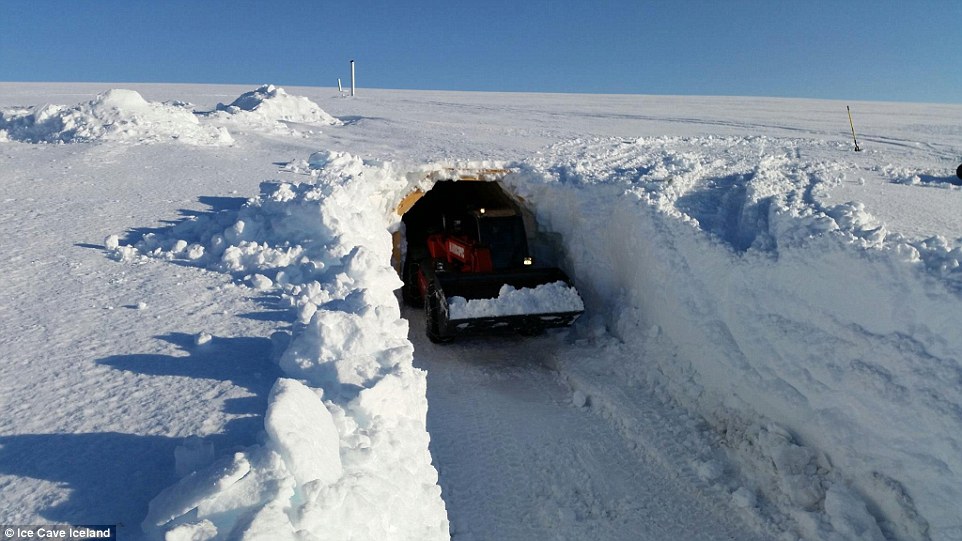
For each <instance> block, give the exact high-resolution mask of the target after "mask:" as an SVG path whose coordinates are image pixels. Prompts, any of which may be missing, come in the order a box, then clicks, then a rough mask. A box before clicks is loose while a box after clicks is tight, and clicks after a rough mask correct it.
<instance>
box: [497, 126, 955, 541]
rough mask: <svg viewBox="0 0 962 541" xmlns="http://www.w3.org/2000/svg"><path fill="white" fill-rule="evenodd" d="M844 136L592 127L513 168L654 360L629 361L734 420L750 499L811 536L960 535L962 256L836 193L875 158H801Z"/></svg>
mask: <svg viewBox="0 0 962 541" xmlns="http://www.w3.org/2000/svg"><path fill="white" fill-rule="evenodd" d="M827 145H829V144H828V143H824V142H818V141H804V140H793V139H772V138H765V137H748V138H741V137H729V138H714V137H698V138H671V137H658V138H642V139H637V140H623V139H598V140H587V141H585V140H578V141H571V142H568V143H564V144H560V145H557V146H556V147H554V148H552V149H551V150H550V151H549V152H547V153H546V154H545V156H544V157H543V158H541V159H540V160H536V161H534V162H533V163H531V164H527V165H526V166H524V167H523V169H522V171H521V172H520V173H519V174H516V175H509V176H508V177H507V178H506V179H505V181H506V182H507V183H509V184H510V185H511V186H512V188H513V189H514V190H515V192H516V193H517V194H518V195H519V196H521V197H522V198H524V200H525V201H529V202H534V203H535V204H534V206H533V207H532V210H533V211H534V212H535V214H536V216H537V219H538V223H539V225H540V226H541V227H542V228H543V229H544V230H545V231H547V232H551V233H553V234H559V233H560V235H561V238H562V239H563V242H564V246H563V247H564V250H565V252H566V255H567V261H566V262H565V264H566V266H567V268H568V269H569V271H570V275H572V276H575V277H577V282H578V287H579V290H580V291H581V294H582V296H583V297H584V299H585V304H586V306H587V308H588V312H589V314H590V313H592V312H594V313H596V314H599V317H602V318H603V324H604V325H605V326H606V327H607V329H608V330H609V331H610V332H612V333H613V334H614V335H615V336H617V337H619V338H620V339H621V340H623V341H624V342H625V343H626V345H627V346H628V347H630V348H631V349H633V350H634V351H636V352H637V356H638V357H640V358H644V359H646V362H644V363H635V364H631V365H627V366H625V367H621V368H619V370H627V371H628V372H629V373H630V374H631V377H633V378H635V379H638V380H641V381H649V382H653V384H654V385H657V386H662V387H664V388H665V389H666V390H667V392H668V393H669V394H670V395H671V396H673V397H674V398H675V399H676V400H678V401H679V402H680V403H681V404H683V405H684V406H685V407H688V408H690V409H691V410H693V411H695V412H697V413H698V414H699V415H701V416H703V417H704V418H706V419H707V420H708V421H709V422H710V423H712V425H713V426H715V428H716V430H718V432H719V433H720V434H723V435H724V436H723V437H724V439H725V441H726V442H727V443H726V446H728V447H729V448H730V449H732V450H733V451H734V453H733V458H732V460H733V461H734V463H735V464H741V468H742V470H743V473H744V474H745V479H746V481H744V484H743V485H741V486H738V485H737V484H736V485H727V486H726V490H729V491H730V493H731V496H732V498H733V499H734V500H735V501H736V503H738V504H745V505H751V506H754V507H758V508H764V509H765V513H767V514H769V515H771V516H772V517H773V520H775V521H776V522H778V523H779V527H780V529H781V530H782V531H797V532H799V533H800V534H801V535H802V536H803V537H805V538H807V539H866V540H881V539H884V538H894V539H929V538H932V539H958V538H959V533H960V532H962V522H960V519H959V515H958V509H957V505H956V502H958V501H962V490H960V488H959V487H962V479H960V477H959V472H962V462H960V460H962V459H960V458H959V457H960V456H962V455H960V454H959V453H958V450H959V449H962V438H960V434H962V416H960V415H959V412H960V411H962V390H960V389H962V386H959V385H956V384H952V385H951V386H950V387H949V388H944V382H946V381H953V382H962V365H960V363H959V359H962V339H960V338H959V336H960V335H959V333H958V332H956V331H955V329H954V327H955V322H957V321H959V320H960V319H962V304H960V303H959V297H958V295H957V293H955V287H954V284H955V283H957V280H958V276H959V274H958V271H956V270H955V263H953V262H952V261H954V260H955V257H956V255H954V254H953V253H952V250H948V249H947V247H946V246H927V245H926V243H921V244H919V243H917V242H916V243H913V242H910V241H908V240H906V239H905V238H903V237H902V236H900V235H894V234H889V233H888V232H887V231H886V230H885V228H884V227H882V226H880V225H879V224H878V223H877V222H876V221H875V220H874V219H872V217H871V216H869V215H867V214H866V213H865V212H864V209H863V208H862V207H861V206H860V205H858V204H855V203H843V204H841V205H832V206H829V205H824V204H822V203H819V201H822V200H823V198H822V197H821V196H820V195H819V193H820V191H821V190H822V189H824V186H826V185H829V184H830V183H832V182H835V181H837V179H838V178H839V177H842V176H844V175H846V174H858V166H856V165H854V164H851V163H847V162H846V161H845V160H843V159H838V160H831V161H814V160H806V159H803V158H801V156H803V155H805V154H809V153H811V154H813V155H819V154H821V155H824V154H825V153H826V152H827V151H828V149H826V148H824V147H825V146H827ZM815 149H817V150H818V152H812V151H813V150H815ZM570 216H579V220H575V221H573V220H570V219H569V218H570ZM953 250H954V248H953ZM933 262H936V263H933ZM933 277H935V278H936V279H935V280H933ZM937 389H938V390H937ZM711 469H712V468H709V469H708V470H705V472H706V475H705V478H706V479H708V480H711V481H712V482H714V483H716V484H718V485H725V482H724V481H723V480H722V478H721V477H719V476H717V475H714V474H712V473H711V471H709V470H711ZM716 478H717V480H716Z"/></svg>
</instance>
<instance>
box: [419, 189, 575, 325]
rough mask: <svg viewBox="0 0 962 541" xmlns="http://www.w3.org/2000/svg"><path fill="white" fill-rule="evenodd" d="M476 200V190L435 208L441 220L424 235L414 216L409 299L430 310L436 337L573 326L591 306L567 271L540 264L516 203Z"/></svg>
mask: <svg viewBox="0 0 962 541" xmlns="http://www.w3.org/2000/svg"><path fill="white" fill-rule="evenodd" d="M438 184H441V183H440V182H439V183H438ZM448 184H460V185H461V186H460V187H459V188H460V189H459V190H458V191H461V192H464V191H469V192H470V191H472V190H478V189H480V188H479V187H478V186H474V187H471V188H465V185H468V184H471V185H480V184H495V187H497V186H496V183H480V182H470V183H468V182H454V183H448ZM450 188H451V189H454V188H453V186H452V187H450ZM485 188H490V186H489V187H485ZM437 189H438V188H437V187H436V188H435V189H434V190H432V192H434V191H435V190H437ZM499 190H500V189H499ZM429 194H430V192H429ZM461 195H464V194H461ZM458 199H462V200H463V201H461V202H460V203H459V201H458ZM479 199H482V200H483V199H485V198H484V197H479ZM488 202H489V203H491V202H492V201H490V200H489V201H488ZM473 203H474V201H472V198H471V197H470V194H468V196H467V197H462V198H456V197H455V198H451V199H449V200H444V204H439V205H436V209H435V210H439V211H441V212H440V216H436V215H435V218H436V219H438V221H439V222H440V223H438V221H435V222H434V224H433V225H434V227H431V226H428V227H425V228H423V230H421V232H420V233H421V234H420V235H419V234H418V227H417V226H418V225H419V224H420V223H421V222H418V220H417V219H412V220H406V223H407V224H408V231H409V238H408V250H407V257H406V261H405V264H404V266H403V273H402V274H403V279H404V287H403V290H402V293H403V296H404V299H405V301H406V302H407V303H408V304H411V305H422V306H423V307H424V310H425V315H426V318H425V319H426V331H427V336H428V338H429V339H431V341H433V342H446V341H449V340H451V339H453V338H454V337H456V336H458V335H464V334H477V333H484V332H490V331H494V330H499V329H500V330H515V331H518V332H521V333H522V334H529V335H530V334H539V333H541V332H543V331H544V330H545V329H548V328H553V327H564V326H568V325H571V324H572V323H573V322H574V321H575V320H576V319H577V318H578V316H579V315H581V313H582V312H583V311H584V305H583V304H582V302H581V298H580V297H579V296H578V293H577V291H576V290H575V289H574V286H573V285H572V283H571V280H570V279H569V278H568V276H567V275H566V274H565V273H564V272H563V271H562V270H561V269H558V268H553V267H548V268H542V267H537V266H536V265H535V264H534V260H533V259H532V257H531V254H530V253H529V252H528V242H527V235H526V233H525V227H524V220H523V219H522V216H521V213H520V212H519V211H518V210H517V209H516V208H513V205H511V204H510V202H509V201H504V202H501V204H499V205H498V206H496V207H494V208H490V207H486V206H477V205H474V204H473ZM494 203H495V204H498V202H497V201H494ZM431 214H433V213H431V212H428V213H426V215H427V216H428V219H427V220H426V221H427V222H428V223H430V222H431V221H432V220H431V219H430V215H431ZM506 286H507V287H506Z"/></svg>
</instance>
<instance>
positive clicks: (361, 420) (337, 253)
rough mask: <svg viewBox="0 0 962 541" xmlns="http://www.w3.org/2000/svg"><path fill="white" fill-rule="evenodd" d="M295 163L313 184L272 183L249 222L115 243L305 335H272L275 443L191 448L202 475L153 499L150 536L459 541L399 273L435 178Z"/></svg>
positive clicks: (116, 248)
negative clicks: (416, 193)
mask: <svg viewBox="0 0 962 541" xmlns="http://www.w3.org/2000/svg"><path fill="white" fill-rule="evenodd" d="M296 167H300V168H301V170H300V173H303V174H304V175H305V176H306V177H307V178H309V179H310V180H309V181H307V182H303V183H285V182H280V181H271V182H265V183H263V184H262V187H261V188H262V193H261V195H260V196H259V197H257V198H253V199H251V200H249V201H248V203H247V204H246V205H245V206H244V207H243V208H241V209H240V210H239V211H224V212H221V213H216V214H211V215H202V216H200V217H195V218H192V219H189V220H186V221H183V222H181V223H179V224H178V225H176V226H174V227H172V228H170V229H168V230H165V231H163V232H162V234H153V233H152V234H148V235H146V236H144V237H143V238H141V239H139V240H138V241H137V242H136V243H135V244H133V245H123V244H121V243H120V241H119V239H118V238H117V237H116V236H111V237H110V238H108V239H107V242H106V244H107V247H108V249H110V250H111V251H112V254H113V255H114V257H116V258H117V259H120V260H125V261H135V260H138V259H141V258H143V257H154V258H161V259H169V260H176V261H179V262H183V263H187V264H193V265H197V266H202V267H206V268H210V269H214V270H219V271H222V272H228V273H231V274H233V275H234V276H236V277H237V278H238V279H239V280H243V281H246V282H247V283H248V284H249V285H251V286H252V287H254V288H256V289H260V290H263V291H264V292H265V293H270V294H274V295H277V296H279V297H280V299H281V301H282V302H286V303H287V304H288V305H289V306H290V308H291V309H292V310H293V311H294V312H295V313H296V314H297V321H296V322H295V324H294V331H293V334H292V335H290V334H288V333H284V332H279V333H277V334H275V336H274V337H273V339H274V340H275V342H276V343H277V345H278V349H279V350H281V351H283V354H282V355H280V358H279V363H280V366H281V367H282V369H283V370H284V372H285V373H286V376H287V377H285V378H282V379H280V380H278V381H277V382H276V384H275V385H274V388H273V390H272V391H271V395H270V397H269V402H268V404H269V406H268V411H267V413H266V415H265V435H264V438H263V439H264V443H263V444H261V445H255V446H252V447H250V448H248V449H245V450H244V451H242V452H238V453H235V454H233V455H231V456H224V457H221V458H219V459H218V460H216V461H213V462H212V463H208V464H204V462H205V461H204V459H203V458H204V457H203V455H205V454H207V455H214V454H215V453H214V452H213V451H212V450H210V449H205V448H204V446H203V445H189V443H190V442H187V443H185V445H183V446H181V447H179V448H178V450H177V451H178V453H177V463H178V470H179V471H182V472H185V473H186V472H189V473H187V474H186V475H185V476H184V477H183V478H181V480H180V481H179V482H178V483H176V484H175V485H173V486H171V487H169V488H167V489H166V490H164V491H163V492H162V493H161V494H159V495H158V496H157V497H156V498H154V499H153V500H152V501H151V503H150V506H149V513H148V516H147V517H146V519H145V520H144V522H143V528H144V530H145V532H147V533H148V535H149V536H150V537H153V538H163V539H166V540H168V541H174V540H183V539H191V540H199V539H203V540H223V539H270V540H272V541H276V540H284V539H292V540H293V539H297V540H300V541H303V540H309V539H312V540H313V539H317V540H321V539H325V540H326V539H331V540H333V539H336V540H371V539H394V540H408V539H409V540H431V539H437V540H440V539H448V538H449V533H448V520H447V514H446V510H445V508H444V502H443V501H442V499H441V489H440V487H439V486H438V484H437V481H438V479H437V472H436V470H435V469H434V467H433V466H432V465H431V456H430V453H429V451H428V443H429V437H428V433H427V429H426V415H427V398H426V379H425V373H424V372H423V371H421V370H419V369H416V368H414V367H413V346H412V345H411V343H410V342H409V341H408V338H407V333H408V326H407V321H406V320H404V319H402V318H401V314H400V309H399V305H398V302H397V299H396V297H395V294H394V290H395V289H397V288H398V287H400V285H401V282H400V279H399V278H398V276H397V274H396V272H395V271H394V269H393V268H392V267H391V265H390V259H391V251H392V242H391V232H390V230H391V229H393V228H397V227H399V225H400V219H399V218H400V217H399V216H397V215H396V214H395V213H394V210H395V205H396V203H397V201H399V200H400V199H401V196H402V195H404V194H406V193H408V192H410V191H411V190H412V189H414V188H416V187H417V182H418V181H423V182H427V180H426V176H427V175H426V174H420V175H419V174H412V175H405V174H404V173H399V172H398V171H397V170H395V169H394V168H393V167H392V166H391V165H384V164H370V163H365V162H363V161H362V160H361V159H359V158H357V157H354V156H351V155H348V154H341V153H328V152H321V153H316V154H315V155H313V156H312V157H311V160H310V162H309V163H308V162H304V163H303V164H302V165H298V166H296ZM408 170H410V169H408ZM409 178H413V179H416V180H408V179H409ZM429 187H430V186H429V185H427V186H422V187H421V189H425V190H426V189H427V188H429ZM195 443H196V442H195ZM207 462H210V461H207ZM196 464H200V465H201V467H199V468H194V467H191V466H193V465H196ZM191 470H193V471H191Z"/></svg>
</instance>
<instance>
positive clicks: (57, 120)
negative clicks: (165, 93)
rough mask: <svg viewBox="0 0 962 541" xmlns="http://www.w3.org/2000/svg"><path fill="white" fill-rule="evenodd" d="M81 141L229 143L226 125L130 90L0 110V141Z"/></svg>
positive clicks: (179, 106) (231, 141)
mask: <svg viewBox="0 0 962 541" xmlns="http://www.w3.org/2000/svg"><path fill="white" fill-rule="evenodd" d="M4 139H7V140H13V141H21V142H25V143H81V142H91V141H101V140H103V141H133V142H139V143H150V142H161V141H169V140H177V141H180V142H183V143H187V144H191V145H230V144H232V143H233V139H232V138H231V136H230V134H229V133H228V132H227V130H226V129H224V128H217V127H213V126H207V125H201V124H200V122H199V120H198V119H197V117H196V116H195V115H194V113H193V112H192V111H191V110H189V109H186V108H185V107H183V106H182V105H180V104H166V103H156V102H149V101H147V100H145V99H144V98H143V97H142V96H141V95H140V94H138V93H137V92H135V91H133V90H123V89H114V90H108V91H107V92H104V93H102V94H100V95H98V96H97V97H96V98H95V99H93V100H91V101H89V102H86V103H81V104H78V105H74V106H71V107H68V106H64V105H37V106H30V107H21V108H11V109H6V110H4V111H0V141H3V140H4Z"/></svg>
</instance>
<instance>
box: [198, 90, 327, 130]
mask: <svg viewBox="0 0 962 541" xmlns="http://www.w3.org/2000/svg"><path fill="white" fill-rule="evenodd" d="M214 116H216V117H218V118H222V119H227V120H230V121H232V122H240V123H245V124H248V125H254V126H257V125H260V126H263V127H276V128H280V129H282V130H283V129H285V125H290V124H291V123H297V124H319V125H325V126H338V125H341V124H342V122H341V121H340V120H338V119H336V118H334V117H333V116H331V115H329V114H327V112H325V111H324V110H323V109H321V108H320V106H318V105H317V104H316V103H314V102H312V101H311V100H309V99H308V98H306V97H304V96H292V95H290V94H288V93H287V92H286V91H285V90H284V89H283V88H280V87H276V86H274V85H269V84H268V85H262V86H260V87H258V88H256V89H254V90H251V91H250V92H245V93H243V94H241V95H240V96H239V97H238V98H237V99H235V100H234V101H232V102H231V103H230V105H224V104H223V103H218V104H217V109H216V111H215V112H214Z"/></svg>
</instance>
